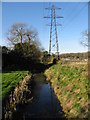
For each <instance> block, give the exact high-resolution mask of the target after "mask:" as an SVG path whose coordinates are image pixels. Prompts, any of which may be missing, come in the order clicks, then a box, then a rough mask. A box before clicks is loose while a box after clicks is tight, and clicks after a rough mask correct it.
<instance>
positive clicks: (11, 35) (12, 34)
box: [7, 23, 26, 46]
mask: <svg viewBox="0 0 90 120" xmlns="http://www.w3.org/2000/svg"><path fill="white" fill-rule="evenodd" d="M25 27H26V24H24V23H16V24H13V25H12V26H11V28H10V29H9V30H8V32H7V39H8V40H9V41H10V42H11V43H12V44H13V45H15V44H16V43H21V46H22V42H23V41H24V40H25Z"/></svg>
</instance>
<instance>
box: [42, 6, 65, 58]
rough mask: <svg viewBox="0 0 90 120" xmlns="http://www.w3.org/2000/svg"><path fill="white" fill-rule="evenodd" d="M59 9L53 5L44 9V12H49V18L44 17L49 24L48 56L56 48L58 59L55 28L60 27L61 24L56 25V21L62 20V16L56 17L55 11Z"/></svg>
mask: <svg viewBox="0 0 90 120" xmlns="http://www.w3.org/2000/svg"><path fill="white" fill-rule="evenodd" d="M60 9H61V8H56V7H55V6H54V5H52V6H51V7H48V8H45V10H50V16H45V17H44V18H50V19H51V23H50V24H47V26H50V43H49V54H51V52H52V51H53V48H55V47H56V53H57V56H58V58H59V44H58V35H57V26H61V24H58V23H56V19H58V18H63V17H62V16H56V10H60Z"/></svg>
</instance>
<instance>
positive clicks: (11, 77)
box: [2, 71, 28, 100]
mask: <svg viewBox="0 0 90 120" xmlns="http://www.w3.org/2000/svg"><path fill="white" fill-rule="evenodd" d="M27 74H28V71H9V72H3V73H2V100H4V99H6V98H7V97H8V95H9V93H10V92H11V91H12V90H13V89H14V88H15V86H16V85H17V84H19V82H20V80H22V79H23V78H24V77H25V76H26V75H27Z"/></svg>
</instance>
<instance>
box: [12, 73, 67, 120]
mask: <svg viewBox="0 0 90 120" xmlns="http://www.w3.org/2000/svg"><path fill="white" fill-rule="evenodd" d="M32 81H33V82H32V90H31V91H32V96H33V100H32V101H31V102H28V104H27V105H25V106H24V107H20V108H19V109H18V112H17V113H15V114H14V118H13V120H16V119H17V120H26V119H47V118H49V119H56V118H57V119H61V118H62V119H65V116H64V112H63V110H62V107H61V105H60V102H59V101H58V99H57V97H56V96H55V94H54V91H53V89H52V87H51V85H50V82H47V81H46V76H45V75H44V74H43V73H36V74H33V76H32Z"/></svg>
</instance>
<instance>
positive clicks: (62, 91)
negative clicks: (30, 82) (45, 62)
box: [45, 61, 88, 118]
mask: <svg viewBox="0 0 90 120" xmlns="http://www.w3.org/2000/svg"><path fill="white" fill-rule="evenodd" d="M45 75H46V76H47V80H50V81H51V84H52V86H53V88H54V91H55V94H56V96H57V97H58V99H59V101H60V103H61V106H62V107H63V110H64V112H65V114H66V116H67V117H68V118H86V117H87V115H88V64H87V63H86V62H71V63H70V62H67V63H64V62H61V61H59V62H58V64H56V65H53V66H51V67H50V68H49V69H48V70H46V71H45Z"/></svg>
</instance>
